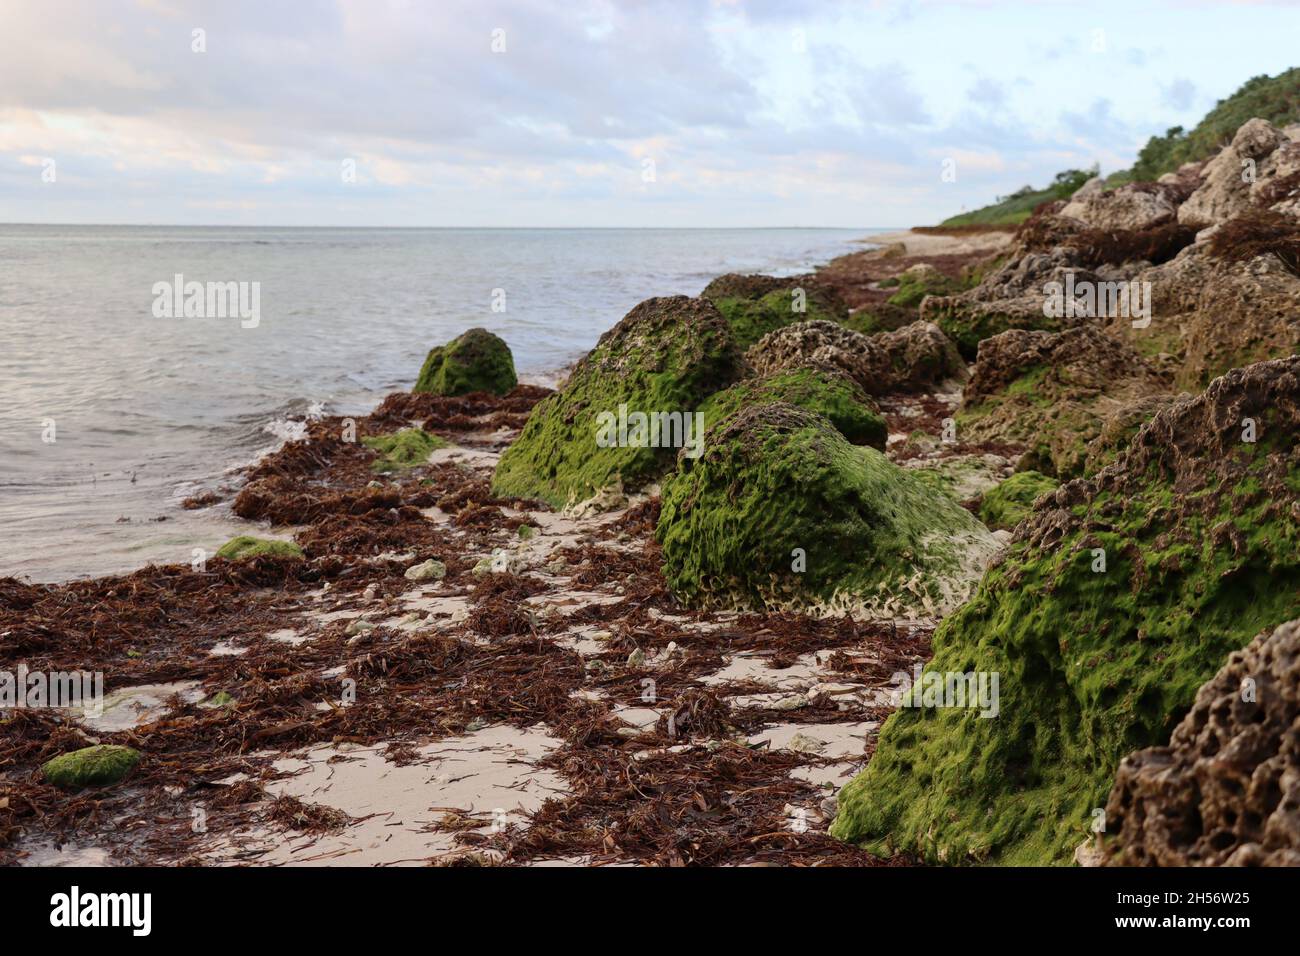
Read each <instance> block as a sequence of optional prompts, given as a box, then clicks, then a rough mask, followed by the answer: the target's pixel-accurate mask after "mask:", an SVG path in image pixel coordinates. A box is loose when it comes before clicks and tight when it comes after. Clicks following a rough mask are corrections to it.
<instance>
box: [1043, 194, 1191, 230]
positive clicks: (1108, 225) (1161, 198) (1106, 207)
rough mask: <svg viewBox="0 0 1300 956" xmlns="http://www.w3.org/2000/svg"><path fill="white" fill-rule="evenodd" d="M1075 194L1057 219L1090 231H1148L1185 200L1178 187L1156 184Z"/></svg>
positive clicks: (1169, 216)
mask: <svg viewBox="0 0 1300 956" xmlns="http://www.w3.org/2000/svg"><path fill="white" fill-rule="evenodd" d="M1080 193H1082V190H1080V192H1077V193H1075V194H1074V195H1073V196H1072V197H1071V198H1070V201H1069V202H1068V203H1066V204H1065V206H1064V207H1062V209H1061V211H1060V216H1061V217H1063V218H1066V219H1077V220H1079V221H1080V222H1082V223H1083V224H1084V225H1086V226H1088V227H1090V228H1093V229H1106V230H1120V229H1124V230H1142V229H1150V228H1151V227H1152V226H1155V225H1159V224H1160V223H1161V222H1165V221H1167V220H1169V219H1172V218H1173V217H1174V214H1175V213H1176V212H1177V211H1178V204H1179V202H1181V200H1182V199H1183V198H1184V197H1183V196H1181V195H1179V191H1178V187H1176V186H1174V185H1164V184H1159V183H1130V184H1129V185H1127V186H1121V187H1119V188H1118V189H1110V190H1100V191H1093V192H1090V193H1087V194H1084V195H1080Z"/></svg>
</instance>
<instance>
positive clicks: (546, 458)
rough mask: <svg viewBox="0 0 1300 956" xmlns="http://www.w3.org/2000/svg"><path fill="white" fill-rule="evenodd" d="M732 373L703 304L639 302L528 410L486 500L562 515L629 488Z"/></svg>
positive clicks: (676, 442)
mask: <svg viewBox="0 0 1300 956" xmlns="http://www.w3.org/2000/svg"><path fill="white" fill-rule="evenodd" d="M828 324H829V323H828ZM741 372H742V359H741V356H740V353H739V352H738V350H737V349H736V347H735V345H734V342H733V339H732V334H731V329H730V327H729V326H728V325H727V322H726V320H724V319H723V317H722V315H721V314H720V313H719V312H718V310H717V309H716V308H714V306H713V304H712V303H710V302H709V301H708V300H707V299H692V298H688V297H687V296H670V297H667V298H656V299H647V300H646V301H645V302H642V303H641V304H640V305H638V306H637V307H636V308H634V309H633V310H632V311H631V312H629V313H628V314H627V315H626V316H624V318H623V319H622V321H620V322H619V323H618V324H617V325H616V326H614V327H613V328H612V329H610V330H609V331H608V332H606V333H605V334H604V335H602V336H601V337H600V341H599V342H598V343H597V344H596V347H595V348H594V349H592V350H591V352H589V353H588V354H587V355H586V356H585V357H584V358H583V359H582V360H581V361H580V362H579V363H578V364H577V366H575V367H574V370H573V373H572V374H571V375H570V376H569V379H568V381H567V382H566V383H565V385H564V388H562V389H561V390H560V391H559V392H557V393H556V394H554V395H551V396H549V397H548V398H546V399H544V400H543V401H541V402H539V403H538V404H537V405H536V406H535V407H534V409H533V411H532V414H531V415H530V416H529V417H528V421H527V422H526V423H525V425H524V428H523V431H522V432H521V433H520V435H519V438H518V439H516V440H515V442H514V443H513V444H512V445H511V446H510V447H509V448H507V449H506V451H505V453H504V454H503V455H502V456H501V460H500V462H499V463H498V464H497V468H496V473H495V475H494V476H493V479H492V489H493V492H494V493H495V494H497V495H500V496H503V497H506V496H509V497H520V498H538V499H540V500H542V501H545V502H547V503H548V504H551V505H552V506H554V507H564V506H565V505H568V504H571V503H576V502H578V501H583V500H586V499H588V498H591V497H593V496H595V495H596V494H597V493H598V492H600V491H602V490H605V489H607V488H611V487H613V486H615V485H616V484H619V483H621V484H622V486H623V487H624V488H625V489H626V490H629V491H630V490H633V489H636V488H639V487H641V486H643V485H645V484H646V483H647V482H650V481H653V480H654V479H656V478H658V477H659V476H661V475H662V474H663V473H664V472H665V471H666V470H668V469H669V468H671V467H672V464H673V460H674V458H675V457H676V454H677V451H678V449H679V448H680V447H682V445H683V442H684V441H685V440H686V439H687V438H698V437H699V436H695V435H694V434H693V429H694V427H695V422H696V418H695V413H696V412H698V411H699V410H700V407H701V406H702V405H703V404H704V401H705V399H707V398H708V397H709V396H710V395H712V394H713V393H714V392H715V391H717V390H719V389H721V388H725V387H726V386H727V385H729V384H730V383H731V382H733V381H735V380H736V379H737V378H738V377H739V376H740V374H741ZM651 416H661V417H659V418H652V417H651ZM662 416H677V417H676V418H665V417H662ZM687 429H691V430H692V434H691V435H687V433H686V430H687Z"/></svg>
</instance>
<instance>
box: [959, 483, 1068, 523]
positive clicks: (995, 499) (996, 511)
mask: <svg viewBox="0 0 1300 956" xmlns="http://www.w3.org/2000/svg"><path fill="white" fill-rule="evenodd" d="M1059 484H1060V483H1059V482H1058V481H1057V480H1056V479H1055V478H1048V477H1047V476H1046V475H1042V474H1039V473H1038V472H1036V471H1018V472H1016V473H1015V474H1014V475H1012V476H1011V477H1010V478H1008V479H1007V480H1006V481H1004V482H1002V483H1001V484H999V485H997V486H996V487H994V488H992V489H990V490H989V491H987V492H985V493H984V498H983V500H982V501H981V502H980V512H979V514H980V520H981V521H983V522H984V524H986V525H987V526H988V527H990V528H992V529H993V530H994V531H997V530H1000V529H1001V530H1008V531H1009V530H1011V529H1012V528H1014V527H1015V526H1016V525H1018V524H1020V522H1021V521H1022V520H1024V519H1025V518H1026V517H1028V516H1029V512H1031V511H1033V510H1034V502H1035V501H1037V500H1038V498H1039V496H1040V495H1044V494H1046V493H1047V492H1049V491H1055V490H1056V488H1057V487H1058V486H1059Z"/></svg>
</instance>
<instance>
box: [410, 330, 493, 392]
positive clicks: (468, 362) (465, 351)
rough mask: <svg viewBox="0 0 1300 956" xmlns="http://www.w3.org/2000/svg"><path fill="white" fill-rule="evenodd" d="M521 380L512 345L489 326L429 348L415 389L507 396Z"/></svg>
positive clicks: (420, 390)
mask: <svg viewBox="0 0 1300 956" xmlns="http://www.w3.org/2000/svg"><path fill="white" fill-rule="evenodd" d="M517 382H518V380H517V379H516V378H515V362H514V358H513V357H512V356H511V354H510V348H509V346H507V345H506V343H505V342H504V341H502V339H501V338H499V337H498V336H496V335H493V334H492V333H491V332H489V331H487V330H486V329H470V330H469V331H468V332H464V333H462V334H461V335H459V336H457V337H456V338H454V339H452V340H451V341H450V342H448V343H447V344H446V345H439V346H437V347H435V348H433V349H431V350H430V351H429V354H428V356H427V357H426V358H425V360H424V366H423V367H422V368H421V369H420V377H419V378H418V379H417V380H416V383H415V388H413V389H411V391H413V392H431V393H432V394H434V395H467V394H469V393H470V392H490V393H491V394H493V395H505V394H506V393H507V392H509V391H510V390H511V389H513V388H514V387H515V385H516V384H517Z"/></svg>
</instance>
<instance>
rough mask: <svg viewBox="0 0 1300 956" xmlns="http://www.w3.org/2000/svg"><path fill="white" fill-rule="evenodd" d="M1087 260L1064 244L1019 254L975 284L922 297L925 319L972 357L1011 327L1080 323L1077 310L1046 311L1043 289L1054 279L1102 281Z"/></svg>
mask: <svg viewBox="0 0 1300 956" xmlns="http://www.w3.org/2000/svg"><path fill="white" fill-rule="evenodd" d="M1082 261H1083V260H1082V256H1081V255H1080V254H1079V252H1078V251H1077V250H1075V249H1072V248H1069V247H1063V246H1058V247H1056V248H1053V249H1051V250H1050V251H1047V252H1028V253H1023V254H1018V255H1015V256H1013V257H1012V258H1011V259H1010V260H1008V261H1007V262H1006V263H1005V264H1003V265H1002V266H1001V267H1000V268H999V269H997V270H996V271H995V272H993V273H992V274H991V275H990V276H988V277H987V278H986V279H985V280H984V281H983V282H982V283H981V284H980V285H979V286H977V287H975V288H974V289H971V290H969V291H967V292H963V293H961V294H960V295H952V296H930V297H929V298H926V299H925V300H923V301H922V303H921V319H922V320H923V321H926V322H933V323H934V324H936V325H937V326H938V327H939V328H940V329H941V330H942V331H943V333H944V334H945V335H947V336H948V338H950V339H951V340H952V341H953V342H955V343H956V345H957V349H958V351H959V352H960V353H961V355H962V357H963V358H965V359H967V360H971V359H974V358H975V356H976V354H977V353H978V352H979V347H980V343H981V342H983V341H984V340H985V339H988V338H992V337H993V336H995V335H998V334H1000V333H1002V332H1005V331H1007V330H1008V329H1037V330H1042V331H1050V332H1055V331H1060V330H1061V329H1064V328H1070V327H1073V326H1075V325H1079V324H1081V323H1082V321H1083V319H1082V318H1080V317H1079V316H1077V315H1070V314H1067V315H1061V316H1053V315H1049V314H1047V310H1045V309H1044V300H1045V295H1046V293H1045V292H1044V290H1045V289H1047V288H1048V286H1049V283H1059V284H1060V285H1061V286H1062V287H1065V286H1066V284H1067V282H1071V283H1074V284H1075V285H1077V286H1079V287H1080V288H1082V287H1083V286H1085V285H1086V284H1088V283H1091V282H1096V281H1098V276H1097V275H1096V274H1095V273H1093V272H1092V271H1090V270H1088V269H1085V268H1084V267H1083V265H1082ZM1071 277H1072V278H1071Z"/></svg>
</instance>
